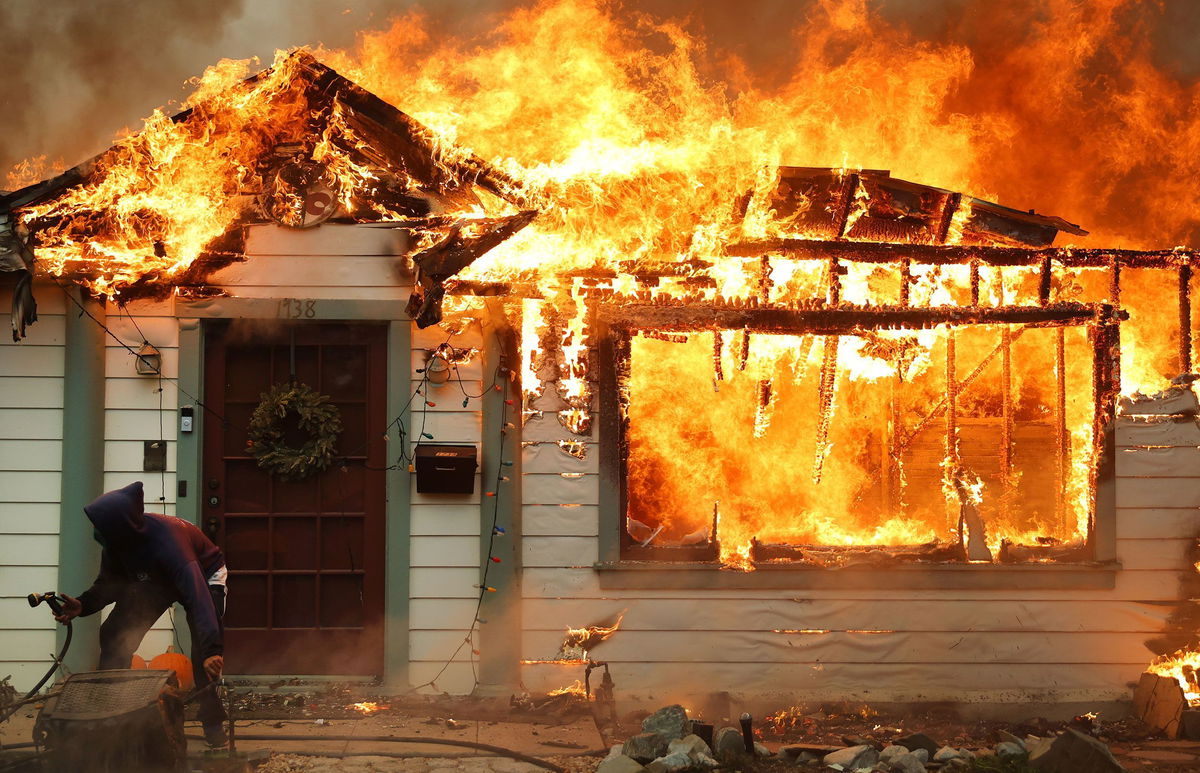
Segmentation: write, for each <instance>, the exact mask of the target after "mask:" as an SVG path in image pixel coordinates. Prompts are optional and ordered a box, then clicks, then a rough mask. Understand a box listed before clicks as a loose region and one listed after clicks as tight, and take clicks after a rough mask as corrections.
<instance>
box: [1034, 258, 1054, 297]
mask: <svg viewBox="0 0 1200 773" xmlns="http://www.w3.org/2000/svg"><path fill="white" fill-rule="evenodd" d="M1053 265H1054V264H1053V263H1052V262H1051V260H1050V258H1048V257H1043V258H1042V262H1041V264H1040V266H1039V268H1038V305H1040V306H1045V305H1046V304H1048V303H1050V285H1051V280H1053V278H1054V270H1053Z"/></svg>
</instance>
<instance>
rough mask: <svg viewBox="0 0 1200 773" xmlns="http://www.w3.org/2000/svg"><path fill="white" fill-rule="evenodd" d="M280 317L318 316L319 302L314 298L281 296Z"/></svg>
mask: <svg viewBox="0 0 1200 773" xmlns="http://www.w3.org/2000/svg"><path fill="white" fill-rule="evenodd" d="M277 316H278V317H279V318H280V319H313V318H314V317H316V316H317V302H316V300H315V299H313V298H280V299H279V313H278V315H277Z"/></svg>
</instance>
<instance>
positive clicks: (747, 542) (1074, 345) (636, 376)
mask: <svg viewBox="0 0 1200 773" xmlns="http://www.w3.org/2000/svg"><path fill="white" fill-rule="evenodd" d="M1083 309H1086V310H1083ZM1039 311H1040V310H1038V309H1032V310H1030V312H1031V314H1030V315H1029V316H1028V320H1029V321H1024V322H1020V323H1014V322H1010V321H1005V322H992V321H988V320H982V321H980V322H979V323H977V324H954V325H951V324H931V325H928V326H924V327H912V328H907V329H906V328H900V329H897V328H896V327H894V326H891V325H887V324H884V325H880V326H878V327H872V326H871V324H870V323H871V315H870V313H869V312H859V313H858V314H857V316H855V315H854V314H853V313H848V314H846V315H845V316H844V317H843V318H842V320H841V322H840V323H838V324H834V325H830V324H824V325H820V326H818V325H814V326H812V327H808V328H807V329H806V327H805V325H803V324H797V325H796V326H795V328H794V329H792V330H788V331H787V332H777V331H775V330H770V331H765V330H759V331H756V330H754V329H752V328H751V326H749V325H748V326H745V327H742V328H730V327H716V326H714V325H708V326H707V327H708V328H709V329H681V328H686V327H688V326H687V325H682V326H681V325H674V326H672V327H671V328H670V329H664V328H658V329H650V330H648V329H633V328H626V329H621V328H620V327H619V326H618V327H617V328H616V329H614V332H613V335H614V336H615V337H616V343H615V346H614V349H613V351H614V356H615V358H616V359H617V360H618V362H617V367H616V372H617V373H618V374H619V375H618V378H617V379H616V384H617V391H618V394H619V406H618V407H619V411H620V415H621V420H620V431H621V442H620V444H619V445H620V457H621V458H620V460H619V465H620V469H621V473H622V497H621V506H622V509H623V514H624V518H623V527H622V530H621V532H622V533H621V546H622V557H624V558H645V559H651V560H717V559H719V560H720V561H721V562H722V563H725V564H727V565H734V566H740V567H742V568H751V567H752V566H753V565H755V564H760V563H762V562H783V561H789V562H802V563H805V564H815V565H822V566H839V565H848V564H857V563H871V562H876V561H893V560H937V561H962V562H980V563H985V562H986V563H992V562H1004V563H1012V562H1028V561H1055V560H1066V559H1074V560H1078V559H1080V558H1083V557H1085V556H1086V555H1087V554H1088V540H1089V536H1090V531H1091V524H1092V520H1093V512H1094V500H1095V497H1094V487H1095V470H1096V461H1097V458H1098V457H1097V454H1098V449H1099V448H1100V447H1101V445H1102V444H1101V443H1100V435H1099V434H1098V433H1099V432H1100V430H1099V427H1100V426H1101V424H1102V423H1103V412H1104V405H1106V404H1107V401H1106V400H1105V399H1104V395H1106V394H1107V393H1108V391H1109V389H1108V387H1106V385H1105V384H1106V378H1107V377H1106V375H1105V373H1104V372H1103V371H1104V367H1103V365H1104V360H1103V359H1101V360H1099V361H1098V360H1097V358H1096V351H1097V345H1098V339H1102V337H1103V336H1098V335H1097V330H1098V329H1107V326H1097V325H1096V324H1094V314H1095V313H1096V310H1095V307H1082V308H1081V310H1080V313H1079V314H1078V315H1076V317H1074V318H1072V319H1066V320H1064V319H1059V320H1056V321H1055V322H1053V323H1049V322H1047V321H1046V320H1044V319H1039V318H1038V312H1039ZM629 316H630V317H631V318H632V317H633V315H632V314H631V315H629ZM935 316H936V315H935ZM693 321H694V320H693ZM843 323H844V324H843ZM851 323H853V324H851ZM839 325H841V326H842V329H838V327H839ZM696 327H700V326H698V325H697V326H696ZM1097 365H1100V366H1101V367H1097Z"/></svg>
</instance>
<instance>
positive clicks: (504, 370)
mask: <svg viewBox="0 0 1200 773" xmlns="http://www.w3.org/2000/svg"><path fill="white" fill-rule="evenodd" d="M496 348H497V349H498V350H499V351H500V363H501V364H500V365H498V366H497V367H496V371H495V374H494V375H493V378H492V384H491V386H489V389H494V388H495V386H496V384H497V382H498V381H499V379H500V377H501V376H502V375H504V376H506V377H505V378H504V388H503V389H502V390H501V391H502V395H501V398H502V400H501V403H500V405H501V406H502V407H501V422H500V436H499V438H498V439H497V447H498V448H499V449H500V458H499V459H498V460H497V462H498V463H497V465H496V481H495V484H494V486H493V488H492V493H493V495H494V496H493V497H492V500H493V502H492V524H491V529H490V530H489V532H490V533H489V534H488V549H487V556H488V557H487V559H486V560H485V561H484V562H483V570H482V571H481V573H480V575H481V576H480V580H479V596H478V599H477V600H476V603H475V613H474V615H473V616H472V619H471V627H470V628H469V629H468V630H467V633H466V636H464V637H463V640H462V642H461V643H459V645H458V647H456V648H455V650H454V652H452V653H451V654H450V657H449V658H447V659H446V661H445V662H444V663H443V664H442V667H441V668H440V669H439V670H438V672H437V673H436V674H435V675H434V676H433V678H432V679H430V680H429V681H427V682H424V683H422V684H419V685H416V686H414V687H412V688H410V689H409V690H408V692H410V693H411V692H416V691H417V690H420V689H422V688H425V687H434V688H436V687H437V680H438V679H440V678H441V676H442V674H444V673H446V671H447V670H448V669H449V668H450V665H451V664H452V663H454V659H455V658H457V657H458V654H459V653H460V652H462V650H463V647H467V646H470V648H471V649H470V651H471V655H472V657H471V659H470V663H471V675H472V678H473V681H474V685H473V687H472V690H474V688H476V687H478V686H479V675H478V673H477V672H476V670H475V658H474V655H475V652H476V648H475V647H474V637H475V634H476V633H477V632H478V630H479V625H480V623H482V622H484V621H483V620H480V618H479V613H480V612H481V611H482V610H483V600H484V598H486V596H487V594H488V592H489V591H488V584H487V580H488V572H489V571H490V569H491V566H492V564H493V563H494V562H495V559H496V556H495V554H494V553H493V550H494V549H495V544H496V536H497V534H498V533H499V532H498V530H497V528H496V527H497V526H498V525H499V518H500V484H501V483H502V482H503V478H504V467H505V459H504V456H503V449H504V435H505V432H506V427H505V423H506V422H505V421H504V419H505V418H506V417H505V414H506V413H507V412H506V411H505V410H504V406H507V405H508V402H509V397H508V387H509V385H510V384H511V383H512V382H511V379H510V378H507V374H508V373H509V372H510V371H509V368H508V367H507V363H508V362H509V357H508V352H507V351H506V350H505V348H504V343H503V339H502V338H501V337H500V335H499V333H496ZM460 385H461V381H460ZM486 393H487V390H485V391H484V393H483V394H486ZM464 394H465V390H464ZM480 396H482V394H481V395H480Z"/></svg>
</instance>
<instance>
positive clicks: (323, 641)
mask: <svg viewBox="0 0 1200 773" xmlns="http://www.w3.org/2000/svg"><path fill="white" fill-rule="evenodd" d="M386 336H387V328H386V327H385V326H382V325H363V324H339V323H288V324H275V323H266V322H263V321H260V320H233V321H231V322H227V323H224V322H222V323H217V324H214V325H212V326H211V327H209V328H207V330H206V336H205V340H206V348H205V401H206V403H207V405H208V407H209V408H211V409H212V410H211V411H210V412H206V413H207V419H206V421H205V424H204V480H203V481H202V483H203V485H202V486H201V491H200V492H198V494H199V495H200V496H201V498H202V503H203V504H202V508H203V509H202V512H203V514H204V515H203V525H204V528H205V530H206V531H207V533H208V534H209V536H210V537H212V538H213V539H214V540H215V541H216V542H217V544H218V545H220V546H221V549H222V550H223V551H224V552H225V560H226V563H227V564H228V567H229V597H228V601H227V605H226V606H227V610H226V614H225V629H226V631H225V658H226V663H227V668H228V670H229V672H230V673H233V674H346V675H376V674H382V670H383V604H384V599H383V567H384V558H385V557H384V501H385V498H384V473H383V470H384V468H385V467H386V466H387V463H386V462H385V449H384V433H383V429H384V425H385V424H386V423H387V418H386V410H387V409H386V396H385V395H386V384H387V380H386V366H387V353H386V340H387V339H386ZM293 374H294V377H295V379H296V380H297V381H299V382H302V383H304V384H307V385H308V386H310V387H312V388H313V389H315V390H317V391H318V392H320V393H321V394H323V395H328V396H329V397H330V400H331V402H332V403H333V404H334V405H336V406H337V407H338V410H339V411H340V413H341V421H342V425H343V430H342V433H341V435H340V436H339V438H338V440H337V444H336V456H335V459H334V462H333V464H332V465H330V467H329V468H328V469H326V470H325V471H323V472H319V473H316V474H313V475H311V476H309V477H307V478H304V479H302V480H291V481H285V480H282V479H280V478H278V477H275V476H273V475H270V474H268V473H267V472H266V471H264V470H262V469H260V468H259V466H258V464H257V462H256V460H255V459H253V458H251V457H249V456H248V455H247V450H246V445H247V439H246V435H247V428H248V425H249V422H250V417H251V414H252V413H253V412H254V409H255V407H256V406H257V405H258V403H259V400H260V395H261V394H262V393H263V392H265V391H266V390H267V389H268V388H269V387H270V386H271V385H272V384H277V383H280V382H286V381H287V380H288V379H289V377H291V376H292V375H293ZM217 416H222V417H224V419H225V421H224V422H222V421H221V420H220V419H218V418H216V417H217ZM283 426H284V429H285V431H287V432H289V434H290V435H292V436H295V437H296V438H297V443H299V442H302V441H303V438H304V437H306V435H305V434H304V433H302V432H301V431H300V430H299V428H298V427H294V426H293V427H291V428H289V427H288V424H287V423H286V422H285V423H284V424H283Z"/></svg>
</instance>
